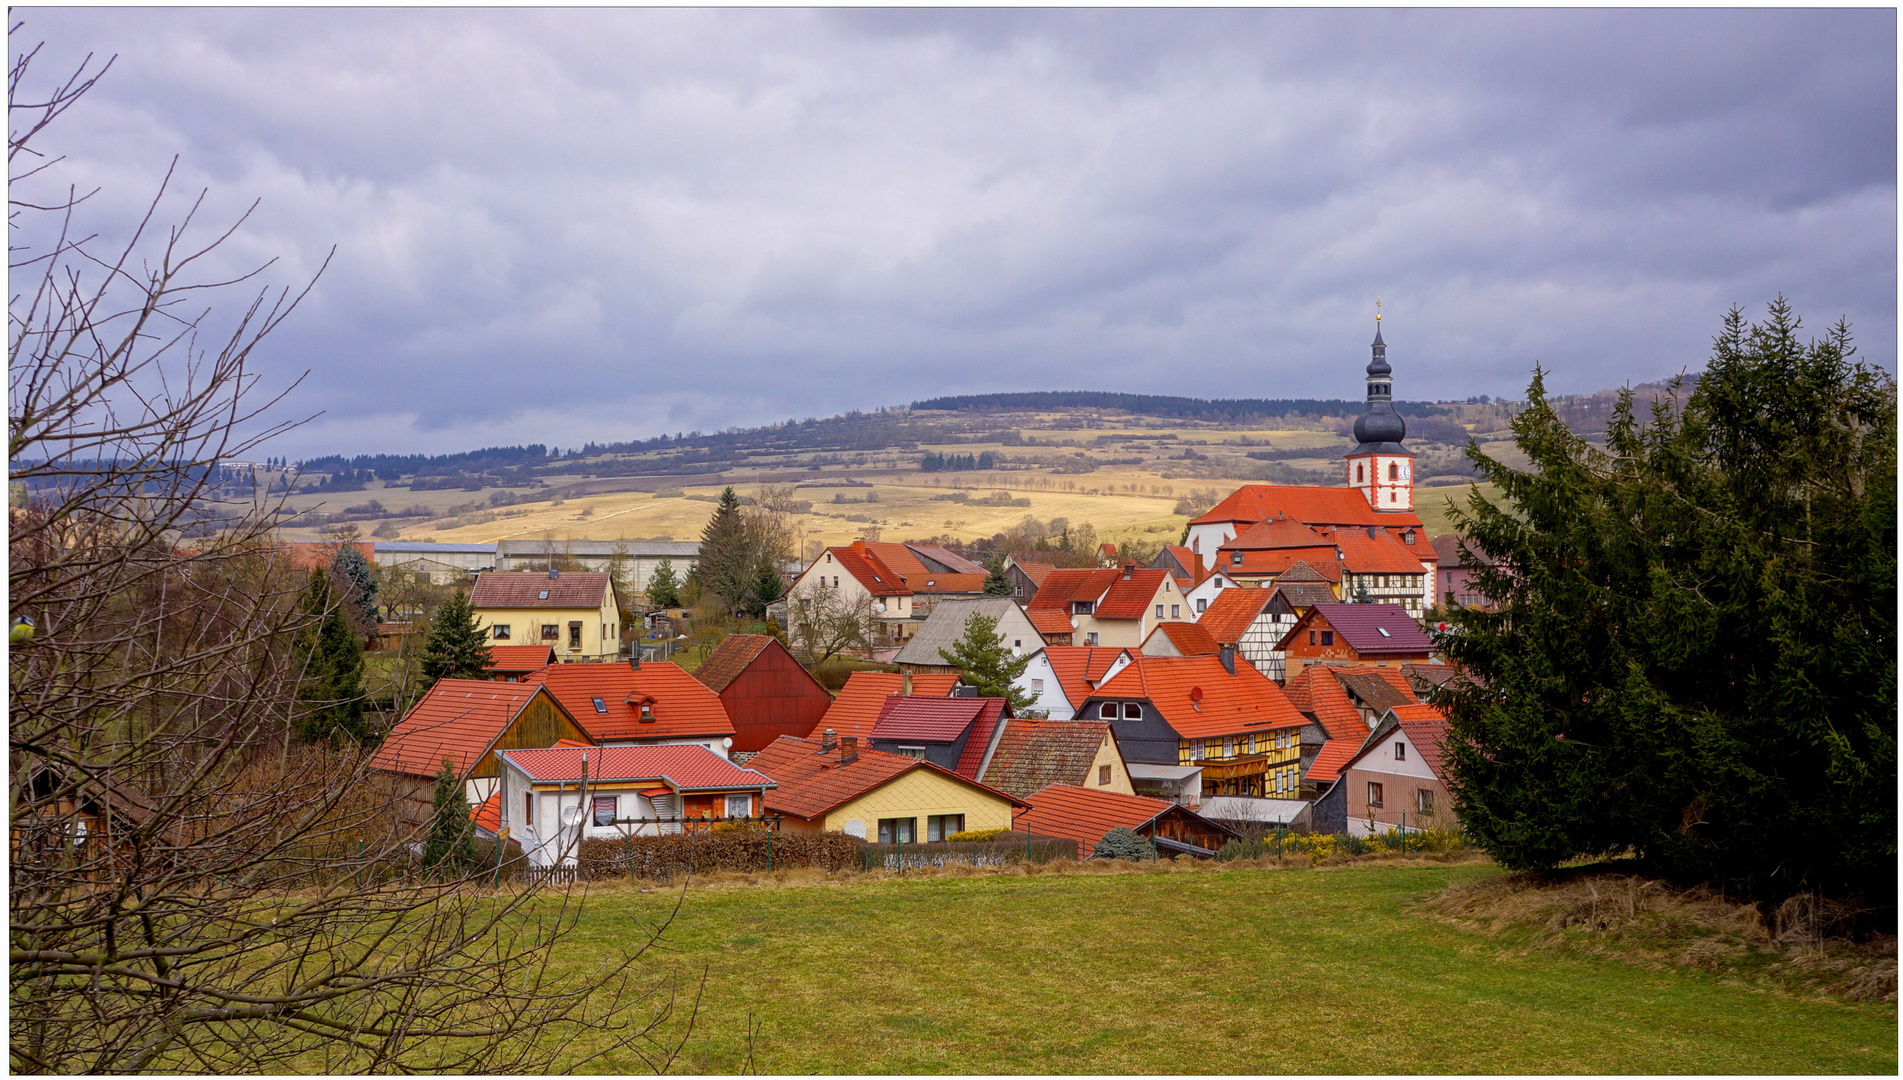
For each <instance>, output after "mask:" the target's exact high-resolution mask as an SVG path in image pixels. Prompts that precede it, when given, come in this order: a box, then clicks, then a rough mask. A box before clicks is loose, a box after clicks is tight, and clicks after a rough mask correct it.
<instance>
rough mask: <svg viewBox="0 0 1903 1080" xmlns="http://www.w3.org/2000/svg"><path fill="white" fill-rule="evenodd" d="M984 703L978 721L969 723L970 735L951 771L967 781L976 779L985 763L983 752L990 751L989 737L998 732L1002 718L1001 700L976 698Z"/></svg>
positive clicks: (1002, 703) (1002, 706)
mask: <svg viewBox="0 0 1903 1080" xmlns="http://www.w3.org/2000/svg"><path fill="white" fill-rule="evenodd" d="M975 700H978V701H982V702H984V703H985V707H984V709H983V711H981V712H979V714H978V719H976V720H974V721H972V723H971V734H970V735H969V736H968V737H966V739H965V749H964V751H963V752H962V753H960V754H959V755H958V764H957V766H956V767H955V768H954V769H953V770H952V771H953V772H956V773H957V774H958V775H960V776H962V777H964V778H965V779H967V780H976V779H978V769H979V767H980V766H982V765H983V764H984V763H985V751H987V750H989V749H991V736H992V735H993V734H995V733H996V732H997V730H998V724H999V722H1000V721H1001V720H1002V719H1003V717H1004V705H1005V701H1004V699H1003V698H996V697H994V698H977V699H975Z"/></svg>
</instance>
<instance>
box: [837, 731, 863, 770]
mask: <svg viewBox="0 0 1903 1080" xmlns="http://www.w3.org/2000/svg"><path fill="white" fill-rule="evenodd" d="M858 760H859V736H857V735H848V736H846V737H845V738H843V739H841V740H839V763H840V764H841V765H850V764H852V763H853V762H855V761H858Z"/></svg>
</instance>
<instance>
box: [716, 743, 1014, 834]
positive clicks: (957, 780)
mask: <svg viewBox="0 0 1903 1080" xmlns="http://www.w3.org/2000/svg"><path fill="white" fill-rule="evenodd" d="M747 767H748V768H750V769H753V770H755V771H757V772H760V773H764V774H766V775H767V776H769V777H771V778H772V779H773V781H774V783H775V784H776V785H778V786H777V787H776V788H774V790H772V791H769V792H767V797H766V808H767V812H768V813H769V814H773V815H777V816H779V817H780V818H781V819H782V821H781V825H780V828H781V829H782V830H783V831H788V832H843V833H845V834H847V835H848V836H856V837H859V838H860V839H862V840H870V841H875V842H878V843H886V844H890V843H906V844H911V843H919V842H922V841H932V840H943V839H945V838H946V837H947V836H950V835H952V834H953V833H959V832H965V831H967V830H971V829H1008V828H1010V827H1011V812H1012V810H1014V809H1016V808H1017V807H1019V806H1022V805H1023V803H1022V802H1021V801H1019V800H1018V799H1015V798H1013V797H1011V796H1010V795H1007V794H1005V793H1004V792H1002V791H998V790H997V789H995V788H992V787H989V786H987V785H985V784H982V783H980V782H978V781H976V780H972V779H969V778H967V777H963V776H960V775H958V774H957V773H955V772H953V771H952V770H950V769H946V768H943V767H942V766H939V765H934V764H932V763H931V762H930V761H927V760H925V759H924V758H922V757H907V756H904V755H901V754H888V753H885V752H884V751H881V750H871V749H861V748H860V746H859V740H858V739H856V738H854V737H852V736H841V737H839V738H837V739H834V738H820V739H795V738H792V737H790V736H785V735H782V736H781V737H780V738H778V739H775V740H774V741H773V745H771V746H769V747H767V748H766V749H765V750H762V751H760V753H759V754H757V755H755V756H754V757H753V759H752V760H750V761H748V762H747Z"/></svg>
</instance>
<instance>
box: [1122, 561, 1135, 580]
mask: <svg viewBox="0 0 1903 1080" xmlns="http://www.w3.org/2000/svg"><path fill="white" fill-rule="evenodd" d="M1136 572H1137V561H1136V560H1135V559H1129V560H1126V561H1125V562H1124V564H1123V580H1125V581H1128V580H1130V575H1132V574H1134V573H1136Z"/></svg>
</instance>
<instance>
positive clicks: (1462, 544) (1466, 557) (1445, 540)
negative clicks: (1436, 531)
mask: <svg viewBox="0 0 1903 1080" xmlns="http://www.w3.org/2000/svg"><path fill="white" fill-rule="evenodd" d="M1434 554H1435V555H1436V556H1438V557H1439V558H1440V565H1442V566H1464V567H1467V568H1469V569H1474V568H1477V567H1482V566H1492V565H1493V560H1492V559H1491V558H1489V557H1488V556H1487V554H1486V552H1484V551H1478V550H1476V549H1475V548H1473V547H1472V546H1470V545H1468V544H1467V538H1466V537H1464V536H1462V535H1460V534H1459V533H1442V534H1440V535H1439V536H1436V537H1435V538H1434Z"/></svg>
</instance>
